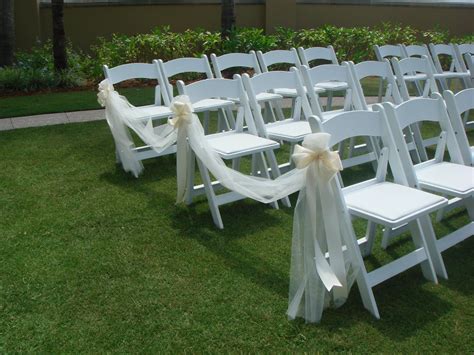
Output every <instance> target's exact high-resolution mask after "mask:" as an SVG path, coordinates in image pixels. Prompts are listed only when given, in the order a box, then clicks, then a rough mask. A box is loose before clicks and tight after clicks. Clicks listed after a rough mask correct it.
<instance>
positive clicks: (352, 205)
mask: <svg viewBox="0 0 474 355" xmlns="http://www.w3.org/2000/svg"><path fill="white" fill-rule="evenodd" d="M349 188H350V187H349ZM345 190H346V189H343V192H344V197H345V200H346V204H347V207H348V208H349V212H350V213H351V214H354V215H356V216H359V217H362V218H365V219H368V220H370V221H373V222H376V223H380V224H383V225H385V226H388V227H392V228H394V227H397V226H400V225H402V224H405V223H407V222H410V221H412V220H413V219H416V218H418V217H419V216H421V215H426V214H428V213H430V212H433V211H435V210H437V209H438V208H440V207H441V206H443V205H445V204H447V203H448V200H447V199H445V198H444V197H441V196H438V195H434V194H430V193H428V192H424V191H421V190H417V189H413V188H410V187H407V186H403V185H398V184H394V183H391V182H382V183H375V184H373V185H369V186H367V187H362V188H361V189H359V190H349V191H345Z"/></svg>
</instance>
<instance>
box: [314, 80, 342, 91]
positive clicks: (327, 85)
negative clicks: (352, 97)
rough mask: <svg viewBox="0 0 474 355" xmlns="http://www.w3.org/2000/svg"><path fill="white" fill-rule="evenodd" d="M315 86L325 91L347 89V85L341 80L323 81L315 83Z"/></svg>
mask: <svg viewBox="0 0 474 355" xmlns="http://www.w3.org/2000/svg"><path fill="white" fill-rule="evenodd" d="M315 87H316V88H321V89H324V90H327V91H342V90H347V89H348V87H349V85H348V84H347V83H345V82H343V81H323V82H321V83H318V84H316V85H315Z"/></svg>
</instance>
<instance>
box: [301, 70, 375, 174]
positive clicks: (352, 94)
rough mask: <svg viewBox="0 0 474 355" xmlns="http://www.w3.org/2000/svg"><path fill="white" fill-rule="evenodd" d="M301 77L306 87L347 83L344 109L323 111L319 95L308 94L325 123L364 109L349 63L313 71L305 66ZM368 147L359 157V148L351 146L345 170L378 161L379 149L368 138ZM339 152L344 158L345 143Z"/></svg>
mask: <svg viewBox="0 0 474 355" xmlns="http://www.w3.org/2000/svg"><path fill="white" fill-rule="evenodd" d="M301 76H302V77H303V82H304V85H305V86H306V87H314V86H317V85H318V84H319V83H322V82H331V81H338V82H345V83H346V85H347V90H346V96H345V100H344V106H343V108H342V109H338V110H331V111H321V108H320V106H319V101H318V94H316V93H315V92H313V91H312V90H309V91H308V92H307V95H308V97H309V102H310V105H311V109H312V112H313V113H314V114H315V115H317V116H318V117H319V118H320V119H322V120H323V121H325V120H327V119H330V118H331V117H334V116H335V115H338V114H340V113H341V112H344V111H351V110H353V109H359V110H361V109H363V108H362V107H361V104H360V99H359V98H358V97H357V95H358V89H357V88H356V87H355V84H354V78H353V77H352V74H351V70H350V68H349V64H348V63H347V62H344V63H342V65H335V64H322V65H318V66H317V67H313V68H311V69H310V68H308V67H307V66H306V65H303V66H302V67H301ZM366 145H367V146H368V147H369V153H367V154H363V155H357V156H355V154H354V153H355V152H356V150H358V148H359V147H357V148H354V147H353V146H351V149H350V151H349V157H348V158H346V157H344V158H345V159H344V160H342V164H343V166H344V168H347V167H350V166H354V165H359V164H363V163H367V162H371V161H374V160H376V159H377V152H378V150H377V147H374V143H373V142H372V141H371V140H370V139H367V138H366ZM338 151H339V153H340V154H341V156H342V155H343V152H344V144H343V142H341V143H340V145H339V147H338Z"/></svg>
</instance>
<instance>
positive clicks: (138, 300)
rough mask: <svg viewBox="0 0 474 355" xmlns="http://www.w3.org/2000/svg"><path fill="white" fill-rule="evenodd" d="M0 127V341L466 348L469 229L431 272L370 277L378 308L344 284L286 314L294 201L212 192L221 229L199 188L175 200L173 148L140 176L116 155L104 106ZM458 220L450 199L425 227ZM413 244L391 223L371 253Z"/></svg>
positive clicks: (200, 347)
mask: <svg viewBox="0 0 474 355" xmlns="http://www.w3.org/2000/svg"><path fill="white" fill-rule="evenodd" d="M27 102H28V101H27ZM0 141H1V142H2V144H1V145H0V156H1V157H2V158H1V169H0V181H1V183H0V212H1V219H0V231H1V234H0V238H1V240H0V243H1V246H2V247H1V253H0V280H1V282H0V351H1V352H4V353H15V352H42V353H52V352H54V353H60V352H61V353H76V352H94V353H104V352H150V353H151V352H157V351H173V352H175V351H179V352H184V351H187V352H204V351H213V352H218V351H219V352H220V351H249V352H250V351H252V352H255V351H266V352H277V351H278V352H282V351H308V352H316V351H321V352H328V351H351V352H357V353H358V352H363V353H367V352H390V353H392V352H400V353H406V352H420V353H425V352H438V353H446V352H456V353H471V352H472V350H473V348H474V332H473V331H472V330H473V329H474V297H473V294H474V276H473V275H474V263H473V260H474V239H472V238H471V239H470V240H467V241H465V242H463V243H461V244H459V245H457V246H455V247H453V248H451V249H449V250H448V251H446V252H445V253H444V254H443V256H444V259H445V263H446V266H447V270H448V273H449V277H450V278H449V280H441V281H440V284H438V285H435V284H433V283H430V282H428V281H426V280H425V279H424V278H423V276H422V273H421V270H420V268H419V267H415V268H413V269H411V270H409V271H408V272H405V273H403V274H402V275H399V276H397V277H395V278H393V279H390V280H389V281H387V282H385V283H383V284H382V285H380V286H377V287H376V288H375V297H376V300H377V303H378V306H379V309H380V312H381V316H382V319H381V320H375V319H374V318H373V317H372V316H371V315H370V314H369V313H368V312H367V311H366V310H365V309H364V308H363V306H362V303H361V300H360V297H359V295H358V290H357V287H356V286H354V287H353V289H352V291H351V295H350V298H349V300H348V302H347V303H346V304H345V305H344V306H343V307H341V308H340V309H336V310H327V311H326V312H325V313H324V316H323V320H322V323H321V324H319V325H314V324H305V323H304V322H303V321H301V320H297V321H289V320H287V318H286V315H285V312H286V309H287V302H288V286H289V267H290V248H291V233H292V220H293V209H288V208H282V209H280V210H274V209H271V208H269V207H268V206H266V205H263V204H259V203H257V202H253V201H251V200H248V199H247V200H244V201H240V202H237V203H233V204H230V205H227V206H224V207H222V208H221V211H222V216H223V220H224V224H225V229H224V230H222V231H221V230H217V229H216V228H215V227H214V225H213V223H212V219H211V216H210V213H209V210H208V207H207V204H206V202H205V200H203V199H201V200H199V201H197V202H196V203H195V204H193V205H192V206H190V207H185V206H181V205H180V206H176V205H175V203H174V202H175V195H176V172H175V158H174V157H162V158H159V159H153V160H150V161H147V162H146V163H145V172H144V175H143V176H142V177H140V178H139V179H135V178H133V177H131V176H130V175H128V174H126V173H124V172H123V171H122V170H121V168H120V167H118V166H116V165H115V163H114V161H115V160H114V147H113V141H112V138H111V135H110V132H109V129H108V127H107V124H106V123H105V122H103V121H100V122H90V123H82V124H69V125H57V126H50V127H39V128H30V129H21V130H13V131H4V132H0ZM280 158H281V157H280ZM370 174H372V173H371V171H370V169H369V168H368V167H359V168H357V169H352V170H347V171H344V176H345V178H348V179H349V180H353V179H355V178H356V177H360V176H363V177H366V176H368V175H370ZM295 198H296V196H293V197H292V201H293V202H294V201H295ZM467 221H468V217H467V214H466V213H465V212H464V211H463V210H455V211H453V212H451V213H450V214H449V215H448V217H447V218H446V219H445V220H444V221H443V222H442V223H437V224H435V229H436V232H437V234H438V235H444V234H446V233H448V232H450V231H453V230H455V229H456V228H458V227H460V226H462V225H463V224H465V223H467ZM355 227H356V231H357V232H358V234H359V235H362V234H363V233H364V223H363V222H362V221H356V222H355ZM379 237H380V231H379ZM377 244H378V243H377ZM412 247H413V246H412V244H411V243H410V242H409V239H408V237H407V236H402V237H401V238H400V239H399V240H397V241H396V242H395V243H394V245H393V246H392V247H391V248H390V249H389V250H388V251H387V252H383V251H382V250H381V249H380V248H379V247H378V246H377V247H376V248H375V251H374V254H373V255H372V256H371V257H369V258H368V259H367V260H366V265H367V267H368V268H369V269H371V268H374V267H376V266H378V265H379V264H381V263H386V262H387V261H389V260H392V258H394V257H396V256H398V255H401V254H403V253H406V252H407V251H408V250H412Z"/></svg>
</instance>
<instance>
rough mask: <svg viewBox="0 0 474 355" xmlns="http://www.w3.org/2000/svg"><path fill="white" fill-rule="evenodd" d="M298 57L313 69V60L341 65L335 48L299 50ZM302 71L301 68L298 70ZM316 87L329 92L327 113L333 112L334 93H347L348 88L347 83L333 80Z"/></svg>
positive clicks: (300, 48) (303, 63)
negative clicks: (311, 63)
mask: <svg viewBox="0 0 474 355" xmlns="http://www.w3.org/2000/svg"><path fill="white" fill-rule="evenodd" d="M298 55H299V57H300V60H301V63H302V65H305V66H307V67H308V68H311V65H310V62H311V61H313V60H325V61H328V62H329V63H330V64H335V65H339V61H338V60H337V56H336V51H335V50H334V47H333V46H327V47H311V48H306V49H305V48H303V47H299V48H298ZM298 69H300V68H298ZM316 87H318V88H321V89H324V91H325V92H327V94H328V96H327V103H326V111H329V110H331V108H332V98H333V95H334V92H336V91H345V90H347V88H348V83H347V82H335V81H333V80H330V81H327V82H323V81H321V82H319V83H318V84H316Z"/></svg>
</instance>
